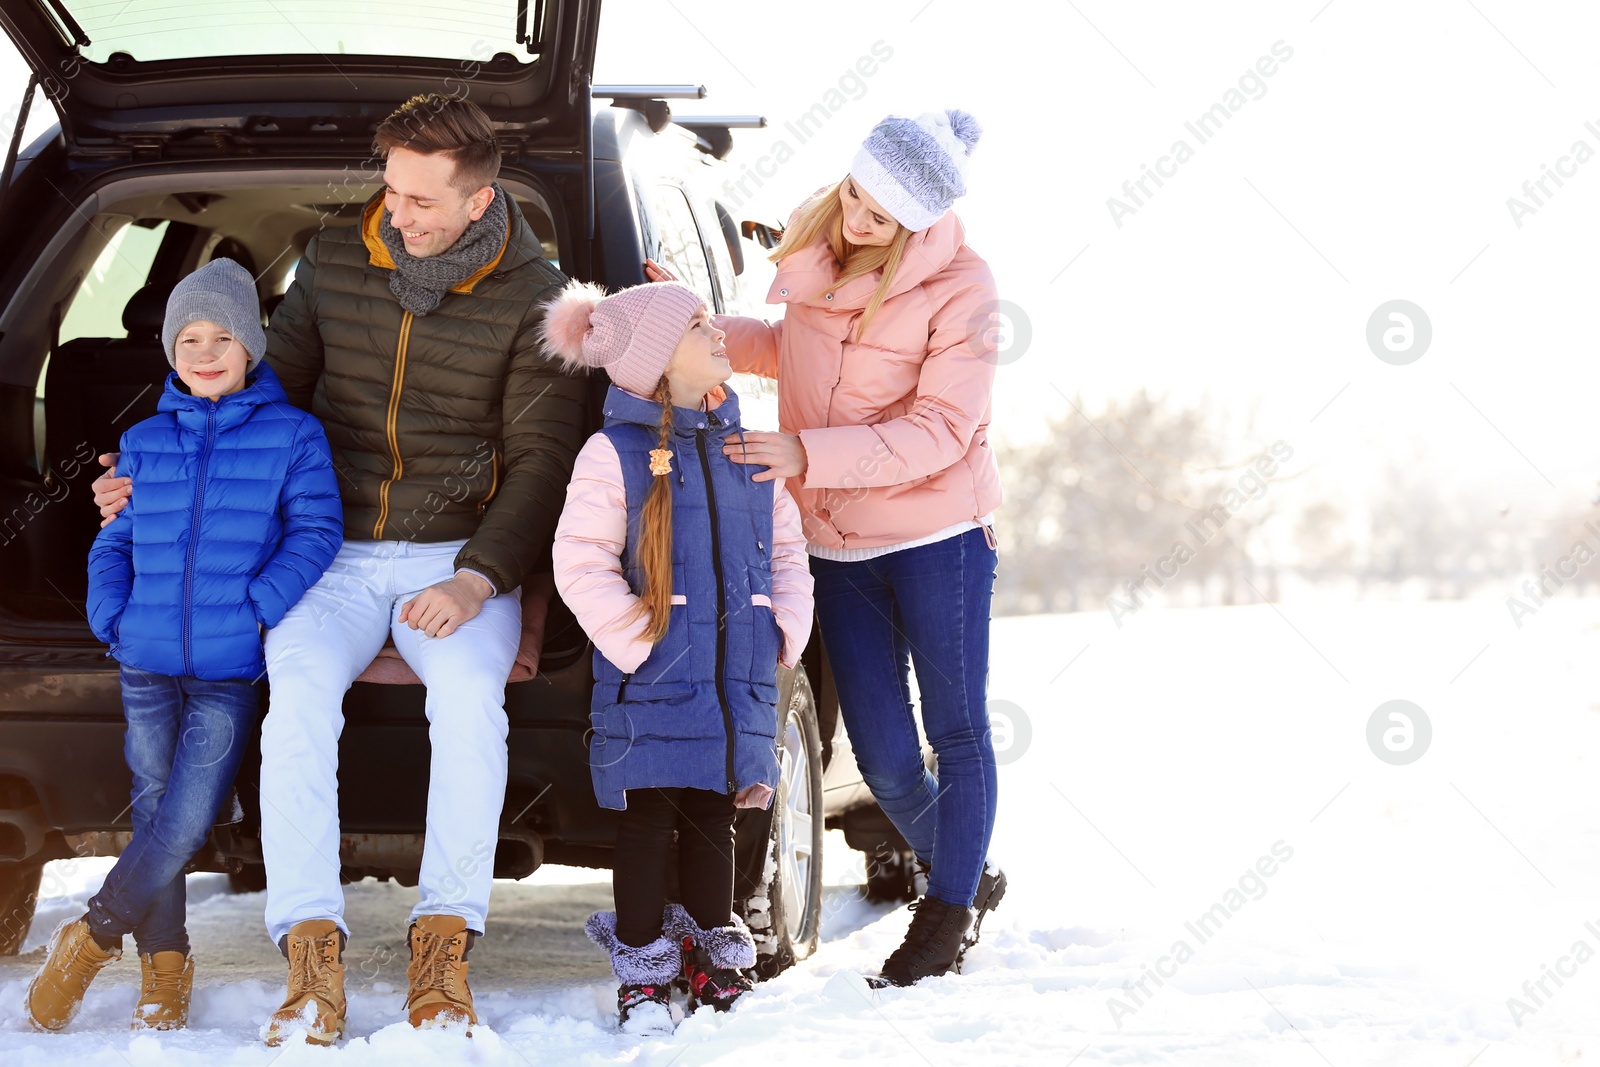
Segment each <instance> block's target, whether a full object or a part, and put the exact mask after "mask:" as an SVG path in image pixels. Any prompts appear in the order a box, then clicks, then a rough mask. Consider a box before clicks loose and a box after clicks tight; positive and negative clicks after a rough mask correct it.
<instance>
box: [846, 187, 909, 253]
mask: <svg viewBox="0 0 1600 1067" xmlns="http://www.w3.org/2000/svg"><path fill="white" fill-rule="evenodd" d="M839 206H840V207H842V208H843V209H844V239H845V240H846V241H848V242H850V243H851V244H853V245H861V246H863V247H873V246H881V245H886V244H889V243H890V242H892V241H893V240H894V235H895V234H896V233H898V232H899V230H900V224H899V223H898V222H896V221H894V219H893V218H891V217H890V215H889V213H888V212H887V211H885V210H883V205H882V204H879V203H878V202H877V201H876V200H874V199H872V197H870V196H868V195H867V194H866V191H865V190H864V189H862V188H861V187H860V186H859V185H857V184H856V180H855V177H854V176H852V175H848V174H847V175H845V179H844V181H843V182H840V183H839Z"/></svg>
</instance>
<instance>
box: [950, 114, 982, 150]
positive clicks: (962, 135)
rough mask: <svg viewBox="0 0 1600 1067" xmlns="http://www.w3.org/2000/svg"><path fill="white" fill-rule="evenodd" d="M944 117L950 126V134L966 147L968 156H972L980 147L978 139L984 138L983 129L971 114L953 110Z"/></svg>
mask: <svg viewBox="0 0 1600 1067" xmlns="http://www.w3.org/2000/svg"><path fill="white" fill-rule="evenodd" d="M944 115H945V119H946V120H947V121H948V122H949V124H950V132H951V133H953V134H955V135H956V140H958V141H960V142H961V143H962V144H963V145H964V146H965V147H966V150H967V155H969V156H970V155H972V150H973V149H974V148H976V147H978V138H980V137H982V136H983V127H982V126H981V125H979V124H978V120H977V119H975V118H973V117H972V115H971V114H970V113H968V112H966V111H961V110H959V109H957V108H951V109H950V110H948V111H946V112H945V113H944Z"/></svg>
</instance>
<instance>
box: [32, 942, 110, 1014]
mask: <svg viewBox="0 0 1600 1067" xmlns="http://www.w3.org/2000/svg"><path fill="white" fill-rule="evenodd" d="M121 958H122V950H121V949H120V948H113V949H111V950H110V951H107V950H105V949H103V948H101V947H100V946H99V945H97V944H95V941H94V938H93V937H91V936H90V935H89V924H88V923H86V922H84V921H83V920H82V919H68V920H66V921H65V922H63V923H62V924H61V925H60V926H58V927H56V932H55V933H53V934H51V935H50V952H49V954H48V955H46V956H45V960H44V966H43V967H40V968H39V973H38V974H36V975H34V976H33V981H31V982H29V983H28V993H27V1004H28V1021H29V1022H30V1023H32V1024H33V1028H34V1029H35V1030H60V1029H61V1028H62V1027H64V1026H66V1025H67V1024H68V1023H69V1022H71V1021H72V1017H73V1016H74V1015H76V1014H78V1009H79V1008H80V1007H82V1006H83V994H84V993H85V992H87V991H88V989H89V983H90V982H92V981H94V976H95V975H97V974H99V973H100V969H101V968H102V967H104V966H105V965H106V964H108V963H110V962H111V961H112V960H120V959H121Z"/></svg>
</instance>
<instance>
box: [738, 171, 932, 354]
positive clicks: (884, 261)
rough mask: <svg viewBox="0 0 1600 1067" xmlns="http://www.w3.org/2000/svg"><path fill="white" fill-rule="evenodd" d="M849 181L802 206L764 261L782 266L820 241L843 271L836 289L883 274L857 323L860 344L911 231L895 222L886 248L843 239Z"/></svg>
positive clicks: (841, 182)
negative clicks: (842, 193) (843, 192)
mask: <svg viewBox="0 0 1600 1067" xmlns="http://www.w3.org/2000/svg"><path fill="white" fill-rule="evenodd" d="M849 180H850V175H848V174H846V175H845V176H844V177H843V178H840V179H839V180H838V181H836V182H834V183H833V185H832V186H830V187H829V188H828V189H827V190H825V191H824V192H822V193H820V194H819V195H818V196H817V197H816V198H815V199H813V200H810V201H807V202H806V203H805V204H802V205H801V207H800V216H799V218H797V219H795V220H794V222H793V223H792V224H790V226H789V228H788V229H787V230H785V231H784V234H783V240H782V241H780V242H779V243H778V247H777V248H774V249H773V250H772V254H771V255H770V256H768V257H767V258H768V259H770V260H771V261H772V262H774V263H781V262H782V261H783V258H784V257H785V256H789V255H793V254H794V253H796V252H798V251H800V249H802V248H806V247H809V246H810V245H811V244H813V243H814V242H816V241H818V240H823V241H826V242H827V243H828V247H829V248H830V249H832V250H833V259H834V262H836V263H837V264H839V266H840V267H841V268H843V271H844V273H842V274H840V275H839V277H838V279H837V280H836V281H835V282H834V283H833V287H834V288H835V289H837V288H838V287H839V286H841V285H844V284H845V283H846V282H852V281H855V280H856V279H857V278H860V277H863V276H865V275H868V274H871V273H872V272H873V271H875V270H881V271H883V278H882V279H881V280H880V281H879V282H878V288H877V290H876V291H875V292H874V293H873V294H872V299H871V300H870V301H868V302H867V309H866V311H864V312H862V314H861V319H860V321H859V322H857V323H856V329H855V336H854V337H853V338H852V340H856V341H859V340H861V335H862V334H864V333H866V331H867V324H868V323H869V322H871V321H872V317H873V316H874V315H876V314H877V313H878V308H880V307H882V306H883V302H884V300H885V299H887V297H888V296H889V286H890V285H891V284H893V282H894V276H895V275H896V274H897V273H899V271H900V261H901V260H902V259H904V258H905V254H906V242H907V241H909V240H910V239H911V231H910V230H908V229H906V228H905V227H904V226H902V225H900V224H899V223H898V222H896V223H895V232H894V238H893V239H892V240H890V242H889V243H888V244H887V245H855V244H850V243H849V242H847V241H846V240H845V239H844V207H843V205H841V204H840V203H839V190H840V188H842V187H843V185H844V183H845V182H847V181H849ZM817 295H818V296H821V295H822V294H821V293H818V294H817Z"/></svg>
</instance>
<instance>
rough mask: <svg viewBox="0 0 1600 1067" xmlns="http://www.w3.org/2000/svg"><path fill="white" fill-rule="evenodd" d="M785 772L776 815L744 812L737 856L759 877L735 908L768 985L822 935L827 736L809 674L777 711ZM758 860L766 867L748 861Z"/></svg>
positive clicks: (799, 675) (797, 678) (741, 866)
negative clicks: (820, 724) (824, 749)
mask: <svg viewBox="0 0 1600 1067" xmlns="http://www.w3.org/2000/svg"><path fill="white" fill-rule="evenodd" d="M778 767H779V778H778V788H777V790H776V791H775V792H774V794H773V798H772V808H771V810H770V811H750V810H746V811H745V812H743V813H742V817H741V820H740V824H739V829H738V839H739V841H740V842H742V843H744V844H745V845H746V848H745V849H743V850H740V849H737V848H736V850H735V865H736V869H737V870H742V871H750V872H751V873H752V874H753V875H754V877H753V878H752V879H751V881H753V883H754V886H755V888H754V891H753V892H750V893H749V894H747V895H741V896H740V897H739V898H738V900H737V902H736V906H737V907H738V909H739V912H740V915H741V917H742V918H743V919H744V921H745V924H746V925H747V926H749V927H750V933H751V934H752V935H753V936H754V938H755V942H756V965H755V973H756V977H757V978H759V979H763V980H764V979H767V978H772V977H775V976H776V975H778V974H781V973H782V972H783V971H785V970H787V969H788V968H789V967H791V966H793V965H794V963H795V962H796V961H798V960H803V959H805V958H806V957H807V956H810V955H811V953H813V952H815V951H816V948H817V942H818V940H819V939H820V937H821V932H822V835H823V829H824V827H823V815H822V737H821V731H820V729H819V728H818V726H817V704H816V697H815V696H814V695H813V693H812V691H811V682H810V680H809V679H808V678H807V677H806V673H805V669H804V668H803V667H802V668H798V669H796V670H795V672H794V681H793V684H792V685H791V686H790V688H789V699H788V700H787V701H785V702H783V703H782V704H781V705H780V706H779V708H778ZM753 846H754V847H753ZM755 847H759V848H760V851H759V853H757V855H755V856H752V855H750V853H752V852H755ZM741 851H743V852H744V853H745V855H744V856H741V855H740V852H741ZM758 858H759V862H760V866H759V867H755V866H754V864H751V863H750V862H749V861H750V860H755V859H758Z"/></svg>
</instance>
